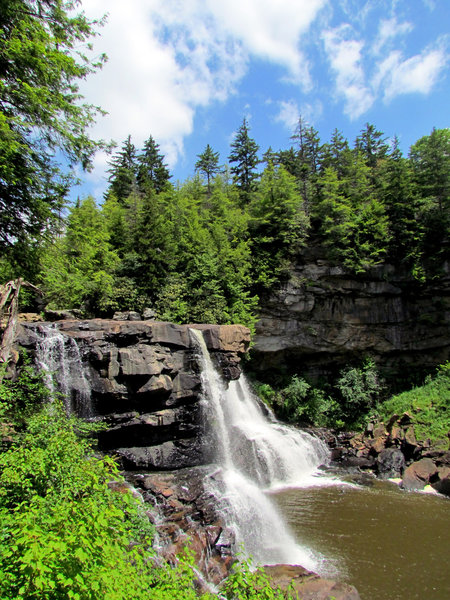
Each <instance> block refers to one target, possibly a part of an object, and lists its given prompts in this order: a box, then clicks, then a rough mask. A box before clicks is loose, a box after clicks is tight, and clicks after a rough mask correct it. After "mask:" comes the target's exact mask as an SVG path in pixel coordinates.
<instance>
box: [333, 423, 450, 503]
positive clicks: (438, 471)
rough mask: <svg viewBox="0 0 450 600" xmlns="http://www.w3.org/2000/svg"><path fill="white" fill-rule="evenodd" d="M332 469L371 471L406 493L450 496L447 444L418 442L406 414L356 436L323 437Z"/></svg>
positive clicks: (334, 435)
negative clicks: (415, 492)
mask: <svg viewBox="0 0 450 600" xmlns="http://www.w3.org/2000/svg"><path fill="white" fill-rule="evenodd" d="M325 437H326V439H327V442H328V444H329V446H330V448H331V458H332V462H333V463H334V464H335V465H338V466H340V467H343V468H346V469H358V470H362V471H371V472H373V473H375V474H376V475H377V476H378V477H380V478H382V479H396V480H398V483H399V484H400V486H401V487H402V488H403V489H405V490H408V491H420V490H424V489H425V488H427V486H429V487H428V488H427V489H428V491H435V492H438V493H440V494H444V495H446V496H450V449H449V442H448V440H441V441H440V442H439V443H437V444H434V445H433V444H431V442H430V441H429V440H425V441H419V440H417V438H416V435H415V431H414V423H413V418H412V417H411V415H409V414H408V413H404V414H402V415H396V414H395V415H392V417H391V418H390V419H389V421H387V422H386V423H381V422H376V423H369V425H368V426H367V428H366V430H365V431H363V432H360V433H357V434H355V433H351V432H341V433H330V432H328V433H327V434H326V436H325Z"/></svg>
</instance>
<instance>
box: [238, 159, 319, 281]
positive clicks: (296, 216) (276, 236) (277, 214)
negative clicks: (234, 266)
mask: <svg viewBox="0 0 450 600" xmlns="http://www.w3.org/2000/svg"><path fill="white" fill-rule="evenodd" d="M249 213H250V217H251V221H250V232H251V236H252V259H253V284H254V286H255V289H256V291H257V292H259V291H267V290H270V289H271V288H272V287H273V286H274V284H277V283H278V282H279V281H280V280H281V279H282V278H283V276H285V275H286V274H287V272H288V269H289V266H290V263H291V260H292V259H293V258H295V256H296V255H297V254H298V252H299V250H300V248H301V247H302V246H303V245H304V244H305V240H306V235H307V231H308V226H309V220H308V217H307V216H306V213H305V210H304V205H303V200H302V198H301V196H300V194H299V192H298V190H297V186H296V183H295V178H294V177H293V176H292V175H290V174H289V173H288V172H287V171H286V170H285V169H284V167H282V166H278V167H275V166H274V165H273V164H272V163H269V165H268V166H267V168H266V169H265V170H264V172H263V174H262V177H261V180H260V182H259V184H258V186H257V189H256V192H255V193H254V195H253V198H252V201H251V203H250V206H249Z"/></svg>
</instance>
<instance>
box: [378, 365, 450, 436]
mask: <svg viewBox="0 0 450 600" xmlns="http://www.w3.org/2000/svg"><path fill="white" fill-rule="evenodd" d="M449 409H450V363H449V362H447V363H445V364H444V365H441V366H440V367H439V368H438V370H437V372H436V375H435V376H434V377H428V378H427V379H426V381H425V384H424V385H423V386H417V387H415V388H413V389H412V390H409V391H407V392H403V393H401V394H398V395H396V396H393V397H392V398H390V399H388V400H386V401H385V402H383V403H381V404H380V405H379V406H378V413H379V415H380V417H381V418H382V419H385V420H387V419H389V418H390V417H391V416H392V415H393V414H399V415H401V414H402V413H404V412H407V413H409V414H410V415H411V417H413V421H414V430H415V433H416V436H417V438H418V439H419V440H424V439H427V438H429V439H431V441H436V440H438V439H447V436H448V434H449V432H450V410H449Z"/></svg>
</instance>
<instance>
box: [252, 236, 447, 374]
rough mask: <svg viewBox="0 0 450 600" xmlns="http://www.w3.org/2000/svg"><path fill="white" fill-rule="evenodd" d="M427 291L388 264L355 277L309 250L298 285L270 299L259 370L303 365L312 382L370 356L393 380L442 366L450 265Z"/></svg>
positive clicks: (297, 273)
mask: <svg viewBox="0 0 450 600" xmlns="http://www.w3.org/2000/svg"><path fill="white" fill-rule="evenodd" d="M444 267H445V275H444V276H443V277H442V278H441V279H440V280H439V281H438V282H437V283H435V284H434V283H428V284H427V285H426V286H421V285H419V284H418V283H417V282H413V281H411V279H410V278H409V277H408V276H407V275H406V274H404V273H401V272H399V271H396V270H395V269H394V267H392V266H389V265H382V266H379V267H377V268H374V269H372V270H370V271H369V272H368V273H366V274H364V275H361V276H355V275H352V274H350V273H349V272H347V271H346V270H344V269H343V268H341V267H337V266H332V264H331V263H329V262H327V261H326V260H323V259H322V257H320V255H318V252H317V249H314V248H313V249H309V250H305V251H304V253H303V255H302V257H301V260H299V263H298V264H297V266H296V268H295V270H294V271H293V272H292V273H291V278H290V281H289V282H288V283H286V284H284V285H283V286H282V288H281V289H280V290H279V291H278V292H277V293H276V294H274V295H273V296H272V297H271V298H269V299H267V300H266V301H265V303H264V305H263V307H262V311H261V318H260V320H259V322H258V323H257V326H256V335H255V337H254V343H255V345H254V348H253V350H252V353H253V354H254V355H255V361H254V363H255V365H254V368H255V369H260V370H261V371H264V370H265V369H267V368H269V367H271V366H273V367H278V366H279V365H281V364H283V363H284V364H285V365H287V366H288V367H290V368H291V369H292V370H295V369H297V370H298V367H299V365H301V368H302V370H303V371H304V372H306V371H309V373H310V374H311V375H314V374H316V375H319V374H322V373H327V372H328V371H329V369H331V368H333V366H334V368H336V367H339V366H343V365H345V364H346V363H348V362H350V361H351V360H354V359H355V358H360V357H361V356H363V355H365V354H366V355H367V354H370V355H372V356H374V357H375V359H376V361H377V362H378V363H379V364H380V365H381V366H382V367H383V368H384V370H385V371H386V372H387V373H392V374H395V373H397V372H399V371H401V370H402V369H403V368H405V367H407V366H409V365H415V366H417V367H419V366H420V367H424V368H427V367H434V366H436V365H437V364H439V363H441V362H445V360H447V358H448V355H449V348H450V343H449V339H450V335H449V334H450V323H449V319H448V314H449V310H450V277H449V266H448V265H444Z"/></svg>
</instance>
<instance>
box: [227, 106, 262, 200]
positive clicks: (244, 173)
mask: <svg viewBox="0 0 450 600" xmlns="http://www.w3.org/2000/svg"><path fill="white" fill-rule="evenodd" d="M258 150H259V146H258V144H257V143H256V142H255V140H254V139H253V138H251V137H250V135H249V127H248V123H247V120H246V119H245V118H244V120H243V121H242V125H241V126H240V127H239V129H238V131H237V133H236V135H235V138H234V141H233V143H232V144H231V152H230V155H229V157H228V160H229V161H230V163H236V164H235V166H232V167H231V174H232V175H233V182H234V183H235V184H236V185H237V186H238V188H239V190H240V194H241V199H242V200H243V201H244V202H245V203H247V202H248V201H249V199H250V194H251V192H252V191H253V190H254V189H255V182H256V179H257V177H258V175H257V172H256V167H257V166H258V164H259V162H260V161H259V158H258Z"/></svg>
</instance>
